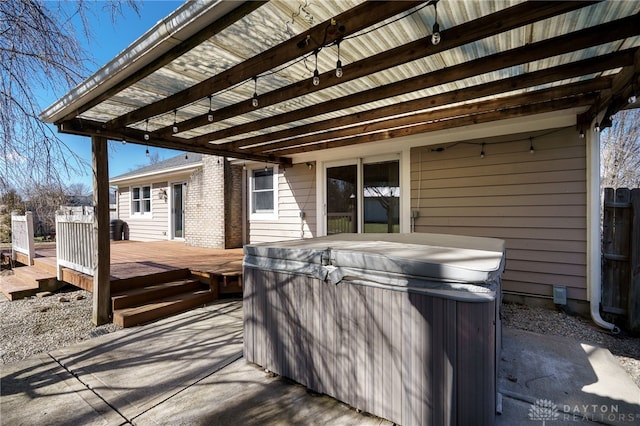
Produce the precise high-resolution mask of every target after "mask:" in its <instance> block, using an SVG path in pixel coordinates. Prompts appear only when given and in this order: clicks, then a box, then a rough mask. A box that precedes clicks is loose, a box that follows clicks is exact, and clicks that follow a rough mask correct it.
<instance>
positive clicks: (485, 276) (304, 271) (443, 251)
mask: <svg viewBox="0 0 640 426" xmlns="http://www.w3.org/2000/svg"><path fill="white" fill-rule="evenodd" d="M243 264H244V266H245V267H250V268H258V269H264V270H268V271H275V272H282V273H287V274H295V275H305V276H309V277H313V278H317V279H320V280H322V281H325V282H328V283H331V284H338V283H341V282H343V281H348V282H352V283H356V284H364V285H371V286H382V287H387V288H392V289H394V290H400V291H414V292H428V293H438V294H440V295H442V296H446V297H451V298H455V299H465V300H482V299H484V300H486V299H493V298H494V297H495V292H496V289H497V288H498V286H499V281H500V276H501V274H502V271H503V269H504V241H503V240H499V239H494V238H480V237H467V236H459V235H446V234H426V233H411V234H338V235H331V236H327V237H318V238H311V239H304V240H294V241H281V242H274V243H261V244H250V245H246V246H245V247H244V263H243Z"/></svg>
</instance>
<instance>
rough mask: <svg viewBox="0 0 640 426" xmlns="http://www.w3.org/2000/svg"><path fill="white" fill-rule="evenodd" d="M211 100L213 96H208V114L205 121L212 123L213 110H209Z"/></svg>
mask: <svg viewBox="0 0 640 426" xmlns="http://www.w3.org/2000/svg"><path fill="white" fill-rule="evenodd" d="M211 98H213V95H209V113H208V114H207V121H208V122H209V123H213V110H212V109H211Z"/></svg>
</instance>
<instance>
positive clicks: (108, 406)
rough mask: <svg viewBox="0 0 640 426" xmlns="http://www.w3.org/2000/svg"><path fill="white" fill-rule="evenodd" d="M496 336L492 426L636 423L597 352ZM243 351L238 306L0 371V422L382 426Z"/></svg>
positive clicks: (615, 374) (562, 341)
mask: <svg viewBox="0 0 640 426" xmlns="http://www.w3.org/2000/svg"><path fill="white" fill-rule="evenodd" d="M503 336H504V338H503V352H502V357H501V358H502V360H501V366H500V372H499V385H498V388H499V390H500V391H501V392H502V393H503V413H502V415H500V416H498V417H497V419H496V424H497V425H509V426H511V425H535V424H543V421H546V424H553V425H554V426H559V425H575V424H578V423H580V424H613V425H618V424H626V425H629V424H639V423H640V389H638V387H637V386H636V385H635V384H634V383H633V381H631V379H630V377H629V376H627V375H626V373H625V372H624V370H623V369H622V368H621V367H620V365H619V364H618V363H617V361H616V360H615V358H613V356H611V354H610V353H609V352H608V351H607V350H606V349H602V348H597V347H594V346H590V345H584V344H580V343H579V342H577V341H575V340H572V339H566V338H560V337H553V336H542V335H538V334H535V333H529V332H523V331H518V330H513V329H506V328H505V329H504V330H503ZM241 351H242V302H240V301H226V302H218V303H215V304H212V305H208V306H206V307H204V308H200V309H195V310H193V311H190V312H185V313H183V314H180V315H176V316H174V317H171V318H167V319H165V320H161V321H158V322H155V323H152V324H147V325H144V326H140V327H135V328H131V329H124V330H120V331H118V332H115V333H111V334H108V335H104V336H101V337H98V338H94V339H91V340H89V341H86V342H83V343H80V344H78V345H74V346H70V347H67V348H62V349H59V350H56V351H54V352H52V353H51V354H40V355H37V356H34V357H32V358H30V359H28V360H25V361H21V362H17V363H12V364H7V365H2V366H1V371H0V372H1V385H0V424H2V425H3V426H12V425H70V424H74V425H75V424H78V425H79V424H82V425H84V424H89V425H93V424H100V425H114V426H119V425H124V424H134V425H158V424H172V425H173V424H189V425H210V424H220V425H225V424H249V425H258V424H259V425H265V424H267V425H275V424H278V425H298V424H304V425H314V424H317V425H320V424H322V425H324V424H332V425H353V424H358V425H389V424H390V423H389V422H386V421H385V420H382V419H379V418H376V417H372V416H369V415H366V414H363V413H358V412H356V411H355V410H354V409H352V408H350V407H348V406H346V405H344V404H342V403H340V402H339V401H336V400H335V399H333V398H330V397H327V396H325V395H318V394H315V393H312V392H309V391H307V390H306V389H305V388H304V387H303V386H301V385H298V384H295V383H292V382H290V381H289V380H287V379H284V378H281V377H273V376H272V375H269V374H267V373H265V371H264V370H262V369H261V368H259V367H258V366H256V365H253V364H248V363H246V362H245V360H244V358H242V357H241ZM543 401H544V404H547V405H549V404H550V405H549V406H542V405H541V404H542V402H543ZM536 403H538V405H536ZM532 409H537V410H538V411H537V412H536V413H537V414H536V416H537V417H536V416H533V417H531V416H530V414H531V413H532Z"/></svg>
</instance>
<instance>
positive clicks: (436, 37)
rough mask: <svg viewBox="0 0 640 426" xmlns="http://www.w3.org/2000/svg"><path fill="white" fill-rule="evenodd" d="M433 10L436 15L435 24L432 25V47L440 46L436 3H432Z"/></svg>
mask: <svg viewBox="0 0 640 426" xmlns="http://www.w3.org/2000/svg"><path fill="white" fill-rule="evenodd" d="M433 10H434V11H435V13H436V22H435V23H434V24H433V34H432V35H431V43H433V45H434V46H435V45H437V44H440V40H441V37H440V24H438V1H435V2H434V3H433Z"/></svg>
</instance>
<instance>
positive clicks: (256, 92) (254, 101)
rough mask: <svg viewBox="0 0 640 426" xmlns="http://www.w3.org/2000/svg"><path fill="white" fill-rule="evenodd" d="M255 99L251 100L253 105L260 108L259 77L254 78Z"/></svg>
mask: <svg viewBox="0 0 640 426" xmlns="http://www.w3.org/2000/svg"><path fill="white" fill-rule="evenodd" d="M253 83H254V84H253V98H252V99H251V105H253V107H254V108H258V76H255V77H253Z"/></svg>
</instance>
